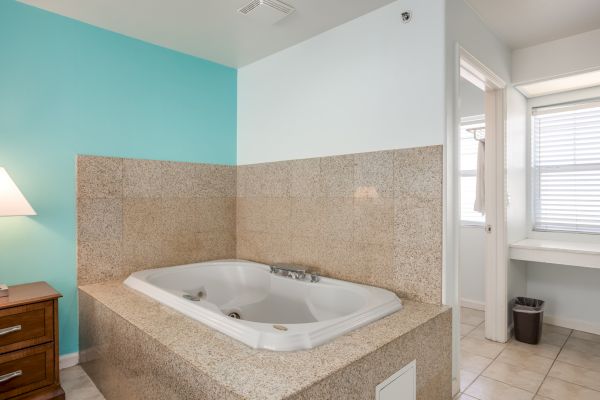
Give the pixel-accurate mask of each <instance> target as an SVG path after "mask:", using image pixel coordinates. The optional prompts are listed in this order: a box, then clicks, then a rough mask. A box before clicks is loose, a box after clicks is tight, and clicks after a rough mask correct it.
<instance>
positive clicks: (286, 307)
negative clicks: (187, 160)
mask: <svg viewBox="0 0 600 400" xmlns="http://www.w3.org/2000/svg"><path fill="white" fill-rule="evenodd" d="M125 284H126V285H127V286H129V287H131V288H133V289H135V290H138V291H140V292H142V293H144V294H146V295H148V296H150V297H152V298H154V299H156V300H157V301H159V302H160V303H162V304H165V305H167V306H169V307H172V308H174V309H176V310H178V311H180V312H181V313H183V314H185V315H187V316H189V317H191V318H193V319H195V320H198V321H200V322H202V323H203V324H205V325H208V326H209V327H211V328H214V329H216V330H218V331H219V332H221V333H223V334H225V335H228V336H231V337H232V338H234V339H237V340H239V341H241V342H243V343H245V344H247V345H248V346H250V347H253V348H257V349H268V350H274V351H293V350H302V349H310V348H313V347H315V346H318V345H320V344H323V343H325V342H327V341H329V340H331V339H333V338H335V337H337V336H340V335H343V334H345V333H347V332H349V331H351V330H353V329H356V328H359V327H361V326H364V325H366V324H368V323H370V322H373V321H375V320H377V319H380V318H383V317H385V316H386V315H389V314H391V313H393V312H395V311H398V310H400V309H401V308H402V303H401V301H400V299H399V298H398V297H397V296H396V295H395V294H394V293H392V292H390V291H387V290H384V289H380V288H376V287H372V286H365V285H359V284H355V283H350V282H346V281H340V280H336V279H329V278H320V280H319V281H318V282H310V281H308V280H295V279H292V278H290V277H284V276H278V275H275V274H272V273H271V272H270V268H269V267H268V266H267V265H264V264H258V263H254V262H250V261H243V260H225V261H210V262H203V263H197V264H190V265H182V266H177V267H166V268H157V269H150V270H145V271H139V272H135V273H133V274H131V275H130V276H129V277H128V278H127V279H126V280H125ZM233 313H236V314H237V315H239V317H240V319H235V318H233V317H231V316H229V315H235V314H233Z"/></svg>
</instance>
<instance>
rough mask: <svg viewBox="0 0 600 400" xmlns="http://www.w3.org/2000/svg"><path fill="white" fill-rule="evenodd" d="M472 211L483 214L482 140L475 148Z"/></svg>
mask: <svg viewBox="0 0 600 400" xmlns="http://www.w3.org/2000/svg"><path fill="white" fill-rule="evenodd" d="M473 210H475V211H479V212H480V213H481V214H485V142H484V141H483V140H480V141H479V146H478V148H477V179H476V182H475V204H474V205H473Z"/></svg>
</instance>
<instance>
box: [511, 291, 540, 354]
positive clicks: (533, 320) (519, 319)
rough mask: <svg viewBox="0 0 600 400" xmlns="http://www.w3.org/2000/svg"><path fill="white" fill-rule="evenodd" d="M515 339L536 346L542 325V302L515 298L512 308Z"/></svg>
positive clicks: (526, 298)
mask: <svg viewBox="0 0 600 400" xmlns="http://www.w3.org/2000/svg"><path fill="white" fill-rule="evenodd" d="M513 322H514V328H515V339H516V340H518V341H519V342H523V343H529V344H538V343H539V342H540V339H541V338H542V326H543V324H544V301H543V300H538V299H531V298H529V297H517V298H516V299H515V300H514V306H513Z"/></svg>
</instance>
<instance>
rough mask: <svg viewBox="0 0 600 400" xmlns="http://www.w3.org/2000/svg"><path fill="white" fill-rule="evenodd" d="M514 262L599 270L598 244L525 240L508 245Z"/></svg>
mask: <svg viewBox="0 0 600 400" xmlns="http://www.w3.org/2000/svg"><path fill="white" fill-rule="evenodd" d="M510 258H512V259H514V260H524V261H536V262H542V263H550V264H563V265H569V266H574V267H585V268H600V244H597V243H584V242H566V241H556V240H540V239H525V240H521V241H519V242H516V243H513V244H511V245H510Z"/></svg>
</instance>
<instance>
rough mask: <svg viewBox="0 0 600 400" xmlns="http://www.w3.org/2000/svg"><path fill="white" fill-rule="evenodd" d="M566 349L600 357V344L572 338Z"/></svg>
mask: <svg viewBox="0 0 600 400" xmlns="http://www.w3.org/2000/svg"><path fill="white" fill-rule="evenodd" d="M564 348H565V349H567V350H575V351H580V352H582V353H587V354H592V355H594V356H600V343H594V342H591V341H589V340H583V339H577V338H574V337H570V338H569V340H567V343H566V344H565V347H564Z"/></svg>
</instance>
